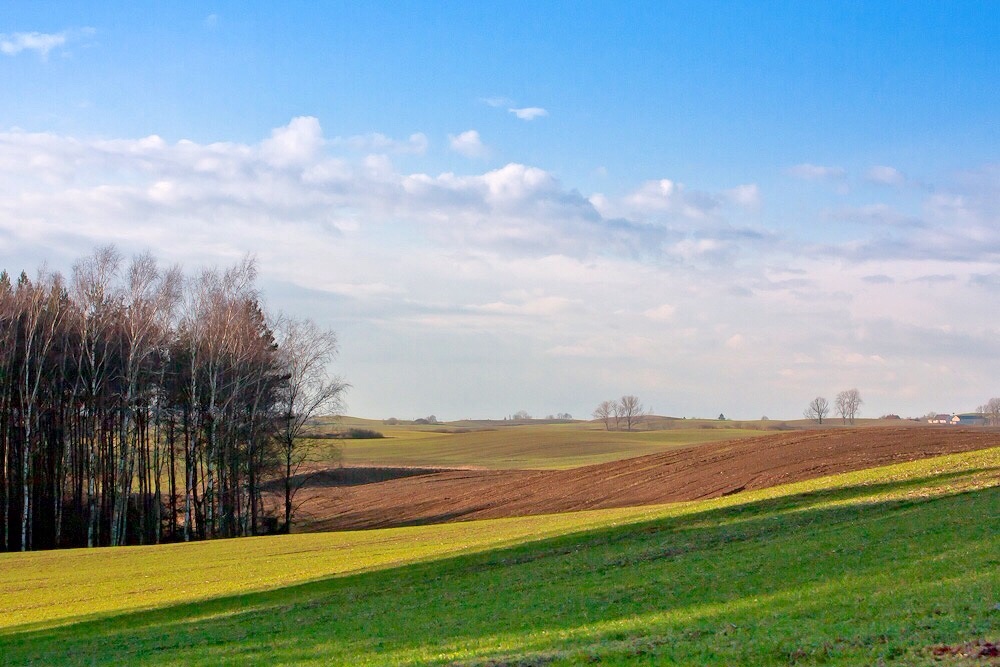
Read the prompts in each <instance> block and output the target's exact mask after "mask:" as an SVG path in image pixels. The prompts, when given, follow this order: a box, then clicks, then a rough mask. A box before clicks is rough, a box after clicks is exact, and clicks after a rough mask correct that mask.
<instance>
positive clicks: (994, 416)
mask: <svg viewBox="0 0 1000 667" xmlns="http://www.w3.org/2000/svg"><path fill="white" fill-rule="evenodd" d="M981 412H982V414H983V417H985V418H986V423H987V424H989V425H990V426H1000V398H991V399H990V400H988V401H986V404H985V405H984V406H983V407H982V410H981Z"/></svg>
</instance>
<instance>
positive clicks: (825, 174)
mask: <svg viewBox="0 0 1000 667" xmlns="http://www.w3.org/2000/svg"><path fill="white" fill-rule="evenodd" d="M788 174H789V175H790V176H794V177H795V178H801V179H803V180H807V181H840V180H843V179H844V178H845V177H846V176H847V172H846V171H844V170H843V169H842V168H840V167H825V166H822V165H818V164H809V163H803V164H797V165H795V166H794V167H791V168H789V169H788Z"/></svg>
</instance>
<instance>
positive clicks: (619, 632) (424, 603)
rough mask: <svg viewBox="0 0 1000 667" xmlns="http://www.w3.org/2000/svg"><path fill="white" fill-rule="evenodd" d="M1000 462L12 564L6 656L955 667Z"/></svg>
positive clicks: (6, 586)
mask: <svg viewBox="0 0 1000 667" xmlns="http://www.w3.org/2000/svg"><path fill="white" fill-rule="evenodd" d="M998 471H1000V448H994V449H990V450H984V451H980V452H973V453H968V454H959V455H950V456H943V457H938V458H935V459H929V460H925V461H919V462H914V463H907V464H900V465H895V466H888V467H883V468H877V469H872V470H867V471H860V472H854V473H848V474H843V475H837V476H833V477H828V478H823V479H820V480H812V481H808V482H801V483H796V484H790V485H785V486H782V487H776V488H773V489H766V490H761V491H756V492H750V493H744V494H738V495H734V496H730V497H727V498H721V499H717V500H713V501H707V502H696V503H682V504H673V505H664V506H657V507H645V508H627V509H617V510H602V511H594V512H580V513H572V514H563V515H552V516H541V517H525V518H514V519H503V520H494V521H480V522H469V523H459V524H449V525H440V526H427V527H417V528H406V529H392V530H380V531H368V532H353V533H340V534H312V535H290V536H282V537H268V538H256V539H243V540H230V541H224V542H223V541H219V542H211V543H199V544H187V545H167V546H155V547H131V548H118V549H101V550H93V551H85V550H76V551H62V552H48V553H34V554H6V555H0V623H2V625H3V626H4V627H3V628H0V664H25V663H32V662H35V663H37V664H55V663H68V664H74V663H75V664H95V663H116V664H194V663H201V664H215V663H226V662H228V663H231V664H245V663H258V664H287V663H292V662H307V663H315V664H357V665H417V664H521V665H541V664H557V665H561V664H579V663H583V662H590V661H600V662H601V664H691V665H695V664H733V665H739V664H745V665H760V664H790V663H794V664H820V663H824V664H843V665H855V664H877V663H878V662H879V661H880V660H881V661H885V662H889V663H891V662H896V663H898V664H905V665H911V664H936V663H935V662H934V658H933V656H932V655H931V653H930V649H929V647H931V646H932V645H936V644H942V643H947V644H952V645H959V644H964V643H966V642H973V641H976V640H993V641H996V640H997V639H1000V636H998V633H1000V610H998V609H996V607H995V605H997V604H998V603H1000V530H997V520H998V519H997V517H998V516H1000V487H998V485H1000V476H998ZM251 591H257V592H251ZM143 610H145V611H143ZM490 660H496V661H498V662H493V663H488V661H490Z"/></svg>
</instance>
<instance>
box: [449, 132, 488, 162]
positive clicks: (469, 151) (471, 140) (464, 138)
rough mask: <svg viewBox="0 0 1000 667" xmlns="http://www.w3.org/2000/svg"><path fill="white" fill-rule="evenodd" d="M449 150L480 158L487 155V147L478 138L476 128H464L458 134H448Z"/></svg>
mask: <svg viewBox="0 0 1000 667" xmlns="http://www.w3.org/2000/svg"><path fill="white" fill-rule="evenodd" d="M448 142H449V145H450V146H451V150H453V151H455V152H456V153H458V154H460V155H464V156H465V157H470V158H481V157H486V156H487V155H489V149H488V148H487V147H486V146H485V145H484V144H483V142H482V140H481V139H480V138H479V132H477V131H476V130H466V131H465V132H462V133H461V134H459V135H457V136H456V135H452V134H449V135H448Z"/></svg>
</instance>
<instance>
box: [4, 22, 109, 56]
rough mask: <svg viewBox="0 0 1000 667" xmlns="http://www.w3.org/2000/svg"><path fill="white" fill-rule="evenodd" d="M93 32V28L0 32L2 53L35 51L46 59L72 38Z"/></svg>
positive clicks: (16, 53)
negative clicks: (45, 31)
mask: <svg viewBox="0 0 1000 667" xmlns="http://www.w3.org/2000/svg"><path fill="white" fill-rule="evenodd" d="M93 34H94V29H93V28H79V29H71V30H63V31H61V32H56V33H44V32H15V33H11V34H0V53H2V54H4V55H7V56H16V55H18V54H20V53H23V52H25V51H33V52H35V53H37V54H38V55H39V57H41V58H42V59H43V60H44V59H47V58H48V56H49V53H50V52H52V51H53V50H56V49H59V48H62V47H64V46H66V44H67V43H68V42H69V41H70V40H71V39H74V38H77V37H82V36H87V35H93Z"/></svg>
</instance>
